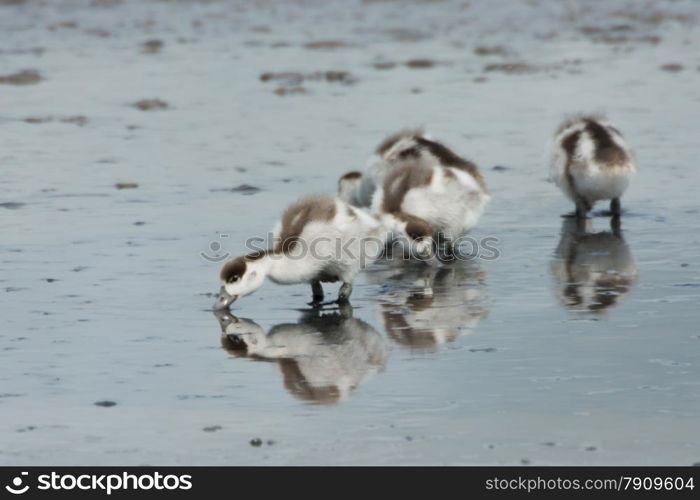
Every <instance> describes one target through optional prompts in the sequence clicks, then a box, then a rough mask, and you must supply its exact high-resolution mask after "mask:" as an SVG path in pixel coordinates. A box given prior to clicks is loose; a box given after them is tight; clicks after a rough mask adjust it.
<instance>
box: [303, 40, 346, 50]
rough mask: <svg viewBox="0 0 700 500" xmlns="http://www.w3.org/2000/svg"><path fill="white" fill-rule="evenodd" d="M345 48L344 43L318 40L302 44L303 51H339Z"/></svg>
mask: <svg viewBox="0 0 700 500" xmlns="http://www.w3.org/2000/svg"><path fill="white" fill-rule="evenodd" d="M347 46H348V45H347V44H346V43H345V42H341V41H340V40H318V41H315V42H308V43H305V44H304V48H305V49H339V48H341V47H347Z"/></svg>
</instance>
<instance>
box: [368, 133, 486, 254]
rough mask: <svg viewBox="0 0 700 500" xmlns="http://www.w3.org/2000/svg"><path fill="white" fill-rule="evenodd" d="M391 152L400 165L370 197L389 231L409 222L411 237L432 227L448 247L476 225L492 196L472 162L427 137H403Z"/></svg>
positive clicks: (374, 210) (432, 230) (376, 211)
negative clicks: (400, 162) (398, 159)
mask: <svg viewBox="0 0 700 500" xmlns="http://www.w3.org/2000/svg"><path fill="white" fill-rule="evenodd" d="M391 155H392V157H394V158H400V159H401V161H402V166H401V168H395V169H393V170H391V171H390V172H389V173H388V174H387V176H386V177H385V179H384V182H383V184H382V185H381V186H380V187H379V188H378V189H377V191H376V192H375V194H374V197H373V200H372V211H373V213H375V214H378V216H379V217H380V219H381V220H382V222H383V223H384V224H385V225H386V226H387V227H388V228H389V229H391V230H393V231H397V229H396V227H395V226H396V224H397V223H404V222H407V230H408V232H409V235H410V229H411V228H417V229H423V231H425V228H428V229H427V230H428V232H429V233H430V235H431V236H432V237H433V239H434V240H437V241H439V242H444V243H447V244H448V246H450V245H451V243H452V242H454V241H455V240H456V239H457V238H459V237H460V236H462V235H463V234H464V233H466V232H467V231H469V230H470V229H472V228H473V227H474V226H475V225H476V224H477V222H478V220H479V218H480V217H481V214H482V213H483V210H484V207H485V206H486V204H487V203H488V202H489V200H490V199H491V195H490V193H489V190H488V188H487V187H486V181H485V179H484V177H483V176H482V175H481V172H479V169H478V168H477V166H476V165H475V164H474V163H472V162H471V161H469V160H466V159H464V158H462V157H461V156H459V155H457V154H456V153H454V152H453V151H452V150H450V149H449V148H447V147H446V146H444V145H443V144H440V143H439V142H437V141H432V140H430V139H426V138H423V137H414V138H412V139H410V140H404V139H402V140H400V141H399V142H398V143H396V144H394V145H393V146H392V148H391ZM419 235H420V234H419Z"/></svg>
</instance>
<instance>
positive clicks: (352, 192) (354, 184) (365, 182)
mask: <svg viewBox="0 0 700 500" xmlns="http://www.w3.org/2000/svg"><path fill="white" fill-rule="evenodd" d="M418 138H423V139H429V138H430V135H429V134H427V133H426V132H425V131H424V130H423V129H406V130H401V131H399V132H397V133H395V134H392V135H390V136H389V137H387V138H385V139H384V140H383V141H382V142H381V143H380V144H379V145H378V146H377V148H376V149H375V151H374V154H373V155H372V156H371V157H370V159H369V160H368V162H367V167H366V168H365V171H364V173H362V172H356V171H355V172H348V173H346V174H344V175H343V176H342V177H341V178H340V179H339V180H338V196H339V197H340V199H342V200H343V201H345V202H347V203H350V204H351V205H355V206H357V207H369V206H370V205H371V203H372V196H373V195H374V192H375V191H376V189H377V186H381V185H382V183H383V182H384V178H385V177H386V176H387V174H388V173H389V172H391V171H392V170H394V169H396V168H400V167H401V166H402V165H403V164H404V163H405V162H406V160H409V161H410V158H406V157H402V156H400V155H399V154H398V153H399V152H400V151H403V150H404V149H409V148H410V147H412V146H413V145H415V141H416V140H417V139H418Z"/></svg>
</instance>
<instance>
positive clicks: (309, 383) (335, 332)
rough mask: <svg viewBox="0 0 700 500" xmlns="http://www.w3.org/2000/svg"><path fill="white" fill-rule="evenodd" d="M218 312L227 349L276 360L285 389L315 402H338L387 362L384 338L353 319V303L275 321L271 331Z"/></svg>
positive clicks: (239, 353)
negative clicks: (292, 320)
mask: <svg viewBox="0 0 700 500" xmlns="http://www.w3.org/2000/svg"><path fill="white" fill-rule="evenodd" d="M215 315H216V316H217V318H218V319H219V323H220V325H221V331H222V335H221V345H222V347H223V348H224V349H225V350H226V351H228V352H229V353H230V354H233V355H234V356H238V357H247V358H251V359H255V360H258V361H270V362H276V363H277V364H278V366H279V367H280V371H281V373H282V378H283V381H284V386H285V388H286V389H287V390H288V391H289V392H291V393H292V394H293V395H294V396H296V397H297V398H299V399H301V400H304V401H307V402H310V403H319V404H335V403H338V402H340V401H341V400H343V399H345V398H347V396H348V395H349V394H350V393H351V391H352V390H353V389H355V388H356V387H357V386H359V385H360V384H361V383H363V382H364V381H365V380H367V379H368V378H370V377H371V376H372V375H373V374H374V373H376V372H378V371H382V370H383V369H384V366H385V365H386V361H387V346H386V343H385V342H384V339H383V338H382V336H381V335H380V334H379V333H378V332H377V331H376V330H375V329H374V328H372V326H370V325H369V324H367V323H365V322H364V321H362V320H360V319H357V318H354V317H353V316H352V307H351V306H349V305H346V306H343V307H341V308H340V310H339V312H337V313H335V312H334V313H326V314H321V313H320V312H319V310H317V309H316V310H312V311H309V312H306V313H304V315H303V316H302V317H301V319H300V320H299V322H298V323H284V324H279V325H275V326H273V327H272V328H271V329H270V331H269V332H267V333H265V331H264V330H263V329H262V327H261V326H260V325H258V324H257V323H256V322H254V321H252V320H250V319H245V318H237V317H235V316H233V315H232V314H231V313H230V312H228V311H225V312H217V313H215Z"/></svg>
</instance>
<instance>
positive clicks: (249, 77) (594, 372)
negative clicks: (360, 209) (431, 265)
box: [0, 0, 700, 465]
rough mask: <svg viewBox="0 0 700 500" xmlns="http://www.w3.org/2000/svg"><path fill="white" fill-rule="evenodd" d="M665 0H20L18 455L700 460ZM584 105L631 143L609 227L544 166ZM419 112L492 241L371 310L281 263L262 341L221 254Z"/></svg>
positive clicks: (9, 432)
mask: <svg viewBox="0 0 700 500" xmlns="http://www.w3.org/2000/svg"><path fill="white" fill-rule="evenodd" d="M646 4H647V3H646V2H644V3H642V2H638V3H635V2H632V3H631V4H630V3H629V2H602V1H601V2H586V6H585V7H577V8H572V7H571V6H569V7H567V6H565V5H562V4H561V3H560V2H554V1H540V2H522V3H517V4H516V3H514V2H485V1H484V2H469V3H465V2H447V1H445V2H416V3H415V4H411V6H410V8H406V7H405V6H403V5H404V4H403V3H402V2H391V1H388V2H373V1H368V2H340V1H338V2H335V1H334V2H311V3H308V2H304V3H303V4H297V3H295V2H269V3H266V4H265V5H262V6H261V5H251V4H243V3H235V2H224V1H221V2H217V1H213V2H183V3H173V2H159V1H154V2H139V1H121V2H88V1H85V2H77V1H67V0H66V1H59V2H51V3H50V4H45V3H41V2H32V1H27V2H24V3H19V4H17V5H14V4H12V5H4V4H3V5H0V32H2V34H3V43H2V45H1V46H0V68H2V70H1V71H0V123H1V124H2V129H3V147H2V150H1V152H0V164H1V165H2V171H3V176H2V179H0V234H2V236H1V237H0V294H1V295H2V300H0V317H2V319H3V326H2V327H1V328H0V365H1V366H2V369H1V370H0V413H1V414H2V418H1V419H0V464H2V465H38V464H55V465H64V464H81V465H108V464H124V465H141V464H152V465H167V464H240V465H248V464H507V465H518V464H525V463H529V464H535V465H538V464H678V465H690V464H693V463H696V462H698V461H700V440H699V439H698V435H697V422H698V418H699V417H700V355H699V354H698V353H699V352H700V331H699V329H698V326H697V325H698V320H699V319H700V312H699V309H698V303H699V302H700V271H699V270H698V269H699V268H698V262H697V248H698V239H699V238H700V236H698V233H697V228H698V215H699V214H700V208H699V207H698V202H697V199H696V196H695V194H694V192H695V188H696V187H697V186H698V185H699V184H698V183H699V181H700V174H699V173H698V168H697V165H696V163H697V158H698V152H700V146H699V145H698V141H697V123H698V120H699V119H700V95H699V94H698V91H697V89H698V88H699V85H700V71H699V69H700V59H698V57H697V55H696V54H695V51H694V50H693V47H697V45H698V42H700V31H699V26H698V22H699V21H700V13H699V12H697V10H698V9H697V5H695V4H694V3H693V2H690V1H687V2H683V1H679V2H670V3H669V2H661V1H656V2H652V3H651V7H647V6H646ZM158 42H160V43H158ZM264 75H267V76H264ZM580 110H586V111H587V110H594V111H595V110H602V111H606V112H607V113H608V115H609V116H610V117H611V119H612V120H613V121H614V122H615V123H616V124H617V125H618V126H619V128H620V129H621V130H622V131H623V132H624V133H625V135H626V136H627V138H628V140H629V142H630V144H631V145H632V147H633V148H634V150H635V153H636V156H637V163H638V170H639V172H638V175H637V177H636V178H635V179H634V181H633V183H632V185H631V187H630V189H629V191H628V193H627V194H626V195H625V197H624V198H623V210H624V213H623V217H622V223H621V227H620V228H615V227H611V226H610V221H609V218H607V217H604V216H596V217H593V218H592V220H591V221H590V225H589V227H587V228H585V231H584V232H580V231H577V230H576V229H575V228H572V227H570V225H568V223H567V220H566V219H562V218H561V217H560V216H561V215H562V214H564V213H567V212H569V211H571V210H572V208H573V207H572V206H571V205H570V203H568V202H567V201H566V200H565V199H564V197H563V196H562V195H561V193H560V192H558V191H557V189H556V188H555V187H554V186H553V185H551V184H549V183H547V182H546V176H547V160H546V156H545V154H544V152H545V150H546V145H547V140H548V138H549V137H550V135H551V134H552V132H553V131H554V129H555V127H556V126H557V124H558V122H559V121H560V120H561V118H562V117H563V115H564V114H566V113H570V112H576V111H580ZM417 125H425V126H426V127H427V128H428V129H429V130H430V131H431V132H432V133H433V134H434V135H435V136H436V137H437V138H440V139H442V140H444V141H445V142H446V143H447V144H449V145H450V146H451V147H453V148H454V149H455V150H457V151H459V152H460V153H462V154H464V155H465V156H467V157H468V158H470V159H472V160H474V161H475V162H476V163H477V164H478V165H479V166H480V168H481V169H482V171H483V172H484V174H485V176H486V179H487V182H488V184H489V187H490V189H491V191H492V194H493V201H492V202H491V204H490V205H489V206H488V207H487V209H486V212H485V214H484V216H483V217H482V219H481V221H480V223H479V226H478V227H477V229H476V230H475V231H473V233H472V236H473V237H475V238H477V239H478V238H485V237H489V236H493V237H496V238H498V243H497V245H496V246H497V248H498V250H499V253H500V256H499V258H498V259H496V260H477V261H474V262H469V263H456V264H453V265H450V266H447V267H446V269H444V270H443V271H441V273H440V275H439V276H437V277H436V278H435V284H434V289H433V293H432V295H430V294H426V293H425V289H424V276H423V274H424V270H423V269H422V268H420V267H419V266H403V267H396V266H394V265H392V264H391V263H389V262H382V263H379V264H378V265H377V266H375V267H374V268H372V269H371V270H370V271H368V272H367V273H365V274H364V275H362V276H361V277H360V278H359V280H358V282H357V283H356V286H355V291H354V293H353V300H352V304H353V310H352V311H351V313H348V312H347V311H342V312H341V311H337V310H329V311H327V312H326V313H324V315H321V316H315V315H313V314H312V313H311V312H310V311H309V310H308V309H307V308H306V305H305V303H306V302H307V301H308V300H309V290H308V287H306V286H292V287H281V286H276V285H274V284H272V283H269V284H267V285H266V286H265V287H264V288H262V289H261V290H260V291H259V292H257V293H256V294H254V295H252V296H250V297H247V298H244V299H241V300H239V301H238V302H237V303H236V304H234V307H233V308H232V311H231V312H232V314H233V317H234V318H235V320H236V321H237V322H238V323H235V324H237V325H239V326H238V328H241V329H244V330H245V331H246V332H247V333H250V332H255V334H256V335H259V336H260V337H259V338H260V339H261V341H262V340H265V339H267V340H266V341H268V342H270V343H271V344H270V345H267V346H264V348H261V350H260V352H259V353H258V354H257V356H242V355H241V353H240V351H238V350H236V349H235V345H234V346H232V345H231V339H230V338H229V337H227V336H226V335H224V336H223V337H222V326H223V328H224V330H226V329H227V328H230V327H231V324H232V323H231V322H230V321H229V322H226V321H220V319H221V318H217V317H215V316H214V315H213V314H212V312H211V305H212V303H213V301H214V296H213V294H215V293H216V292H217V290H218V286H219V284H218V281H217V277H218V270H219V267H220V262H217V261H219V260H220V259H221V258H223V257H224V256H225V255H227V254H231V255H236V254H239V253H243V252H245V248H244V245H243V243H244V241H245V239H246V238H248V237H251V236H265V234H266V232H267V231H268V229H270V227H271V226H272V225H273V223H274V222H275V220H276V218H277V216H278V215H279V213H280V212H281V211H282V210H283V208H284V207H285V206H286V205H287V204H288V203H289V202H291V201H293V200H294V199H295V198H296V197H297V196H299V195H300V194H302V193H305V192H308V191H333V190H334V188H335V185H336V181H337V178H338V176H339V175H340V174H342V173H344V172H345V171H348V170H357V169H361V168H362V167H363V165H364V162H365V161H366V158H367V157H368V155H369V153H370V151H371V150H372V149H373V147H374V146H375V145H376V143H377V142H378V141H379V140H380V139H381V138H382V137H383V136H384V135H385V134H387V133H390V132H393V131H395V130H396V129H399V128H403V127H406V126H417ZM495 167H499V168H495ZM602 208H604V207H603V206H602V205H601V206H599V207H597V209H602ZM223 234H225V235H228V236H227V237H222V236H221V235H223ZM203 255H204V256H206V257H207V258H205V257H203ZM327 291H328V293H329V295H334V294H335V293H336V291H337V290H336V287H335V286H328V287H327ZM279 345H283V346H284V347H285V348H287V349H288V350H289V351H288V352H287V353H286V354H284V353H283V355H282V356H280V351H279Z"/></svg>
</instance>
